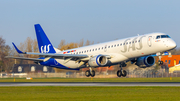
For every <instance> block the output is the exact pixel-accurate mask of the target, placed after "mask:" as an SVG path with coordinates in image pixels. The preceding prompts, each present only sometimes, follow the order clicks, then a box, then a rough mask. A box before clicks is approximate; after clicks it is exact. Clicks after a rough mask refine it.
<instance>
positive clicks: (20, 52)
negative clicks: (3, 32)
mask: <svg viewBox="0 0 180 101" xmlns="http://www.w3.org/2000/svg"><path fill="white" fill-rule="evenodd" d="M12 44H13V46H14V48H15V49H16V51H17V52H18V53H19V54H26V52H22V51H20V50H19V49H18V48H17V47H16V45H15V44H14V43H13V42H12Z"/></svg>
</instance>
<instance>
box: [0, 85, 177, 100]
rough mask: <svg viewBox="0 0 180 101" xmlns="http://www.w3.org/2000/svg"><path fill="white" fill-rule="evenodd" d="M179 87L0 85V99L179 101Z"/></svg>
mask: <svg viewBox="0 0 180 101" xmlns="http://www.w3.org/2000/svg"><path fill="white" fill-rule="evenodd" d="M179 91H180V87H57V86H48V87H47V86H46V87H0V101H12V100H13V101H32V100H33V101H56V100H58V101H69V100H73V101H97V100H98V101H117V100H122V101H126V100H128V101H129V100H133V101H144V100H146V101H153V100H154V101H169V100H171V101H179V100H180V96H179Z"/></svg>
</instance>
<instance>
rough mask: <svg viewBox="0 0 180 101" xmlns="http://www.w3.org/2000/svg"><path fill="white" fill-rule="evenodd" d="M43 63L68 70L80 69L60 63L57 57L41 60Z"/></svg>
mask: <svg viewBox="0 0 180 101" xmlns="http://www.w3.org/2000/svg"><path fill="white" fill-rule="evenodd" d="M40 64H41V65H45V66H50V67H56V68H60V69H68V70H79V68H68V67H66V66H64V65H62V64H60V63H58V62H57V61H56V60H55V59H52V58H51V59H49V60H48V61H46V62H40Z"/></svg>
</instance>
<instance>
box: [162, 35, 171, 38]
mask: <svg viewBox="0 0 180 101" xmlns="http://www.w3.org/2000/svg"><path fill="white" fill-rule="evenodd" d="M161 38H170V37H169V35H161Z"/></svg>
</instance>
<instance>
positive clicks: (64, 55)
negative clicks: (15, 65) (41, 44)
mask: <svg viewBox="0 0 180 101" xmlns="http://www.w3.org/2000/svg"><path fill="white" fill-rule="evenodd" d="M12 44H13V46H14V48H15V49H16V51H17V52H18V53H19V54H31V55H39V56H40V57H45V58H46V57H51V58H60V59H62V58H76V59H82V58H88V57H89V56H88V55H85V54H57V53H55V54H52V53H31V52H22V51H20V50H19V49H18V48H17V47H16V45H15V44H14V43H12ZM7 58H10V57H7ZM11 58H13V57H11ZM14 58H16V59H25V60H28V58H21V57H14ZM29 60H33V59H29ZM37 60H38V59H37Z"/></svg>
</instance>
